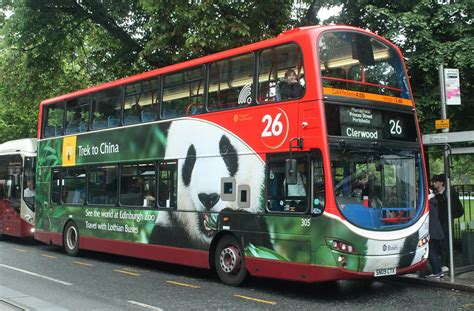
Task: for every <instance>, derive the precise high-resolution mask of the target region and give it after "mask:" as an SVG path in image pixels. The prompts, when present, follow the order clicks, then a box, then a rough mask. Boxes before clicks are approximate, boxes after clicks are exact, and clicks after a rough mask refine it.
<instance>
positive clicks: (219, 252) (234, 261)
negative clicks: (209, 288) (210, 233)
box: [214, 235, 247, 286]
mask: <svg viewBox="0 0 474 311" xmlns="http://www.w3.org/2000/svg"><path fill="white" fill-rule="evenodd" d="M244 257H245V255H244V252H243V249H242V246H241V245H240V243H239V241H238V240H237V239H236V238H235V237H233V236H231V235H225V236H224V237H222V238H221V239H220V240H219V242H218V243H217V247H216V251H215V253H214V266H215V268H216V273H217V276H218V277H219V279H220V280H221V281H222V283H224V284H227V285H231V286H239V285H240V284H241V283H242V282H243V281H244V279H245V277H246V276H247V269H246V268H245V258H244Z"/></svg>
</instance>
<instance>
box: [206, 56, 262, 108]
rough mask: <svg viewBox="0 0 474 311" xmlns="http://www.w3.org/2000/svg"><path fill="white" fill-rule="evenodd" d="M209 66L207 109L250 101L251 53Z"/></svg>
mask: <svg viewBox="0 0 474 311" xmlns="http://www.w3.org/2000/svg"><path fill="white" fill-rule="evenodd" d="M209 68H210V70H209V71H210V73H209V87H208V91H209V96H208V105H207V109H208V110H209V111H218V110H225V109H232V108H237V107H244V106H247V105H249V104H251V103H252V101H253V98H252V95H253V94H252V85H254V84H253V82H254V81H253V75H254V68H255V57H254V55H253V54H245V55H239V56H237V57H233V58H230V59H226V60H222V61H219V62H215V63H212V64H211V65H210V67H209ZM241 94H242V96H240V95H241Z"/></svg>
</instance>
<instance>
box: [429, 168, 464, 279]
mask: <svg viewBox="0 0 474 311" xmlns="http://www.w3.org/2000/svg"><path fill="white" fill-rule="evenodd" d="M431 182H432V185H433V189H434V191H435V198H436V201H437V203H438V216H439V222H440V224H441V227H442V228H443V233H444V237H445V238H444V240H443V242H442V244H441V248H442V254H443V260H442V263H443V266H442V270H443V272H448V271H449V269H450V267H451V263H450V261H449V260H450V258H449V220H448V199H447V195H446V177H445V175H444V174H439V175H434V176H433V178H432V179H431ZM462 215H464V209H463V207H462V204H461V201H460V200H459V195H458V193H457V192H456V190H454V188H451V216H452V219H455V218H459V217H461V216H462Z"/></svg>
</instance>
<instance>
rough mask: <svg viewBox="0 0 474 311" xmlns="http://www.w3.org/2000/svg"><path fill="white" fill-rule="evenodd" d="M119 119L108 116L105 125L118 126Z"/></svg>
mask: <svg viewBox="0 0 474 311" xmlns="http://www.w3.org/2000/svg"><path fill="white" fill-rule="evenodd" d="M119 124H120V120H119V118H117V117H114V116H110V117H108V118H107V127H116V126H119Z"/></svg>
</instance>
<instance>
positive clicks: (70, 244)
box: [63, 221, 79, 257]
mask: <svg viewBox="0 0 474 311" xmlns="http://www.w3.org/2000/svg"><path fill="white" fill-rule="evenodd" d="M63 246H64V250H65V251H66V254H68V255H69V256H73V257H75V256H77V255H78V254H79V230H78V229H77V226H76V224H75V223H74V222H73V221H70V222H68V223H67V225H66V228H64V234H63Z"/></svg>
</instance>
